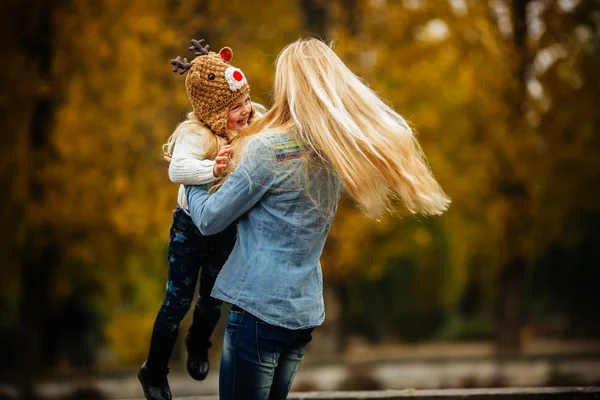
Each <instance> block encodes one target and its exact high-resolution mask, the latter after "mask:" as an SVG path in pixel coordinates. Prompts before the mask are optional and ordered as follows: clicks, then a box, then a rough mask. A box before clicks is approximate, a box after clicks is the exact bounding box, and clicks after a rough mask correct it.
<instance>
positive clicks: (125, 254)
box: [0, 0, 600, 398]
mask: <svg viewBox="0 0 600 400" xmlns="http://www.w3.org/2000/svg"><path fill="white" fill-rule="evenodd" d="M0 19H1V23H0V31H1V34H0V43H1V49H2V55H3V59H4V61H3V62H2V63H0V71H1V74H0V77H1V78H0V79H1V82H2V84H1V92H0V132H2V145H1V146H0V184H1V186H2V192H3V193H4V194H3V195H2V203H1V207H0V224H1V226H2V229H1V230H0V265H1V270H0V345H1V352H0V372H1V375H0V384H2V385H4V386H3V387H4V389H6V390H9V389H11V388H12V389H13V390H16V388H20V389H23V390H26V389H27V388H31V387H32V384H33V383H40V382H41V383H42V384H41V386H38V387H39V388H42V389H43V388H45V389H44V390H45V391H46V392H45V393H47V394H48V393H50V394H51V393H54V394H55V395H58V394H60V393H62V392H61V390H62V389H64V390H67V389H68V388H73V387H75V386H76V384H79V383H81V384H85V385H90V386H94V385H96V386H95V387H101V388H102V387H104V388H105V389H103V390H104V391H103V392H102V393H103V396H108V397H111V396H112V397H115V398H118V397H119V396H125V395H124V393H129V394H128V395H129V396H131V397H135V396H137V397H140V396H141V390H140V389H139V388H138V385H137V383H136V381H135V373H136V371H137V368H138V367H139V365H140V364H141V362H142V361H143V360H144V359H145V357H146V354H147V348H148V343H149V337H150V332H151V329H152V324H153V321H154V318H155V316H156V312H157V310H158V308H159V306H160V304H161V302H162V299H163V295H164V291H165V282H166V273H167V263H166V251H167V241H168V229H169V226H170V222H171V211H172V210H173V209H174V208H175V206H176V192H177V186H176V185H174V184H172V183H170V182H169V180H168V176H167V165H166V163H165V162H164V160H163V159H162V152H161V145H162V144H163V143H164V142H165V141H166V139H167V138H168V137H169V135H170V134H171V132H172V131H173V129H174V127H175V126H176V124H177V123H178V122H180V121H182V120H183V119H184V117H185V114H186V112H188V111H189V110H190V105H189V102H188V99H187V97H186V93H185V89H184V77H182V76H179V75H178V74H173V73H172V72H171V65H170V64H169V60H170V59H171V58H174V57H175V56H177V55H181V56H182V57H183V56H187V57H190V55H191V53H189V51H188V50H187V46H188V45H189V40H190V39H191V38H205V39H206V40H207V42H208V43H209V44H210V45H211V49H213V50H218V49H220V48H221V47H224V46H229V47H231V48H232V49H233V52H234V58H233V60H232V64H233V65H235V66H237V67H240V68H241V69H242V70H243V71H244V72H245V74H246V76H247V77H248V80H249V82H250V85H251V88H252V96H253V100H255V101H257V102H260V103H262V104H264V105H265V106H267V107H268V106H269V105H270V93H269V92H270V88H271V82H272V79H273V74H274V68H273V63H274V60H275V58H276V56H277V54H278V53H279V52H280V51H281V49H282V48H283V47H284V46H285V45H287V44H289V43H291V42H293V41H295V40H297V39H298V38H299V37H304V36H317V37H321V38H323V39H324V40H326V41H333V42H334V49H335V51H336V52H337V53H338V54H339V56H340V57H341V58H342V59H343V60H344V61H345V62H346V63H347V65H348V66H349V67H350V68H351V69H352V70H353V71H354V72H355V73H356V74H357V75H359V76H361V77H362V78H364V79H365V80H366V81H368V83H369V84H370V85H371V87H372V88H373V89H374V90H376V91H377V92H378V93H380V94H381V95H382V97H384V98H386V99H387V100H389V102H390V103H391V104H392V105H393V106H394V108H395V109H396V110H397V111H398V112H399V113H400V114H402V115H403V116H404V117H406V119H407V120H409V121H410V123H411V124H412V125H413V126H414V128H415V130H416V131H417V132H418V137H419V140H420V143H421V144H422V146H423V148H424V151H425V153H426V155H427V157H428V160H429V162H430V165H431V167H432V169H433V171H434V173H435V174H436V176H437V178H438V179H439V181H440V182H441V184H442V186H443V187H444V189H445V190H446V192H447V193H448V195H449V196H450V197H451V198H452V199H453V202H452V205H451V207H450V209H449V211H448V212H447V213H446V214H445V215H443V216H442V217H439V218H423V217H415V216H411V215H406V214H402V213H401V215H399V216H394V217H393V216H387V217H385V218H383V219H381V220H378V221H376V220H370V219H367V218H365V217H364V216H362V215H361V213H360V212H359V211H358V210H357V209H355V208H354V207H353V204H352V202H351V200H350V199H348V198H344V199H343V200H342V203H341V207H340V209H339V212H338V215H337V216H336V219H335V223H334V226H333V228H332V231H331V234H330V236H329V239H328V242H327V245H326V249H325V252H324V254H323V258H322V265H323V271H324V275H325V279H324V281H325V282H324V283H325V301H326V307H327V318H326V322H325V324H324V325H323V326H322V327H320V328H318V329H317V330H316V331H315V334H314V340H313V342H312V343H311V345H310V347H309V351H308V353H307V358H306V361H305V362H304V364H303V365H302V367H301V371H300V373H299V375H298V378H297V381H296V383H295V386H294V390H325V389H377V388H380V389H383V388H405V387H415V388H432V387H473V386H518V385H530V386H531V385H563V384H579V385H591V384H600V290H599V283H600V265H599V264H600V134H599V130H600V1H597V0H560V1H559V0H529V1H528V0H512V1H509V0H490V1H487V0H437V1H432V0H403V1H400V0H330V1H326V0H294V1H292V0H289V1H280V2H271V3H270V4H267V3H266V2H265V1H262V0H261V1H255V0H246V1H238V0H230V1H219V0H156V1H155V0H152V1H147V0H144V1H142V0H94V1H89V0H47V1H39V0H29V1H23V0H4V1H3V2H2V5H0ZM189 322H190V320H189V316H188V318H186V320H185V321H184V326H185V325H187V324H189ZM222 322H223V321H222ZM184 329H185V328H182V331H184ZM218 329H219V331H218V332H217V333H216V334H215V337H214V339H215V340H214V342H215V346H214V348H213V349H212V350H213V353H212V357H213V361H214V364H213V371H217V368H218V367H217V366H216V365H217V364H218V360H219V351H220V343H221V341H222V339H221V338H222V331H223V324H221V325H220V326H219V328H218ZM180 336H183V335H180ZM180 339H182V338H180ZM182 342H183V340H181V343H179V345H178V348H177V351H176V354H175V356H174V359H173V362H172V366H173V373H172V374H171V376H172V386H173V387H174V394H176V395H177V394H185V393H190V394H195V393H216V379H217V373H216V372H213V373H212V374H211V376H210V377H209V380H208V381H206V382H204V383H197V382H194V381H192V380H191V379H190V378H188V377H187V376H186V375H185V373H184V370H185V368H184V362H185V356H184V353H185V351H184V348H183V346H182ZM73 385H75V386H73ZM102 385H104V386H102ZM119 385H120V386H119ZM178 385H179V386H178ZM186 385H187V386H186ZM211 385H212V386H211ZM115 388H120V389H115ZM111 390H113V392H111ZM127 390H129V392H128V391H127ZM42 391H43V390H42Z"/></svg>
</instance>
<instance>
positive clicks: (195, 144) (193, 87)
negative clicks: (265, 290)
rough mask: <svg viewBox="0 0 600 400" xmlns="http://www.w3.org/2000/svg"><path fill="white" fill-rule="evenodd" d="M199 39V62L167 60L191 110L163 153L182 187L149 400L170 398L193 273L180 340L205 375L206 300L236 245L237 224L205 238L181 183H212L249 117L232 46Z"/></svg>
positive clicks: (209, 328)
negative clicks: (181, 78)
mask: <svg viewBox="0 0 600 400" xmlns="http://www.w3.org/2000/svg"><path fill="white" fill-rule="evenodd" d="M202 42H203V40H200V41H196V40H192V46H191V47H190V50H192V51H195V54H196V55H197V56H198V57H196V58H195V59H194V60H193V61H192V62H191V63H188V62H187V60H186V59H185V58H184V59H183V61H181V59H180V57H177V58H176V59H174V60H171V64H172V65H173V66H174V69H173V72H177V70H178V69H181V70H182V71H181V74H183V73H185V72H186V71H188V70H189V73H188V75H187V77H186V80H185V86H186V90H187V93H188V97H189V99H190V102H191V103H192V107H193V112H190V113H189V114H188V116H187V120H186V121H184V122H182V123H181V124H180V125H179V126H178V127H177V129H175V132H174V133H173V134H172V135H171V137H170V138H169V140H168V142H167V143H166V144H165V146H164V149H165V154H166V155H167V156H168V157H170V158H171V161H170V165H169V178H170V179H171V181H172V182H174V183H179V184H181V186H180V187H179V193H178V207H177V209H176V210H175V211H174V212H173V223H172V225H171V229H170V241H169V258H168V259H169V274H168V282H167V293H166V297H165V299H164V302H163V304H162V306H161V308H160V310H159V312H158V315H157V317H156V321H155V322H154V329H153V332H152V338H151V340H150V350H149V353H148V359H147V361H146V362H144V364H143V365H142V367H141V369H140V371H139V373H138V378H139V380H140V382H141V384H142V388H143V389H144V395H145V396H146V398H147V399H149V400H154V399H171V392H170V389H169V384H168V381H167V374H168V372H169V369H168V363H169V359H170V358H171V353H172V352H173V347H174V345H175V340H176V338H177V334H178V330H179V323H180V322H181V320H182V319H183V317H184V316H185V314H186V313H187V311H188V310H189V308H190V305H191V302H192V299H193V296H194V290H195V287H196V282H197V281H198V275H200V287H199V293H198V301H197V303H196V307H195V308H194V313H193V322H192V325H191V326H190V329H189V331H188V333H187V335H186V338H185V344H186V348H187V353H188V359H187V371H188V373H189V374H190V376H191V377H192V378H194V379H196V380H203V379H205V378H206V376H207V374H208V371H209V362H208V349H209V348H210V346H211V342H210V336H211V334H212V332H213V330H214V328H215V326H216V324H217V321H218V320H219V318H220V316H221V304H222V302H221V301H220V300H216V299H214V298H212V297H210V293H211V291H212V287H213V285H214V282H215V279H216V277H217V275H218V273H219V271H220V269H221V267H222V266H223V264H224V263H225V261H226V260H227V257H228V256H229V253H230V252H231V250H232V248H233V245H234V243H235V240H236V233H237V228H236V224H235V223H232V224H231V225H230V226H229V227H228V228H227V229H225V230H224V231H223V232H220V233H219V234H217V235H213V236H203V235H202V234H200V232H199V231H198V228H196V226H195V225H194V223H193V222H192V219H191V218H190V215H189V212H188V209H187V208H188V206H187V201H186V197H185V188H184V185H201V184H210V183H213V182H214V181H215V179H217V178H218V177H219V176H220V175H221V174H222V173H223V171H224V169H225V167H226V166H227V163H228V161H229V154H230V151H231V150H230V147H229V145H228V143H229V141H230V140H231V139H232V138H233V137H234V136H235V135H236V134H237V132H239V131H241V130H244V129H246V128H247V127H248V125H249V124H250V123H251V122H252V118H253V116H254V108H253V103H251V101H250V94H249V92H250V87H249V86H248V83H247V81H246V78H245V77H244V75H243V73H242V71H240V70H239V69H238V68H235V67H233V66H230V65H229V64H228V63H229V61H230V60H231V58H232V55H233V53H232V51H231V49H230V48H228V47H224V48H223V49H221V51H219V53H214V52H209V51H208V46H206V47H204V46H202V44H201V43H202ZM257 106H258V107H259V108H260V107H261V106H260V105H257ZM213 160H214V161H213Z"/></svg>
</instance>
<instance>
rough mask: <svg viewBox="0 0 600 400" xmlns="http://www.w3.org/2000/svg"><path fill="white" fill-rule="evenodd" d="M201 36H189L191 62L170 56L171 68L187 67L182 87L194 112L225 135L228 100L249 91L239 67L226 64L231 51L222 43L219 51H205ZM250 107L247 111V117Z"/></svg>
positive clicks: (176, 69) (219, 133)
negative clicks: (193, 56) (194, 37)
mask: <svg viewBox="0 0 600 400" xmlns="http://www.w3.org/2000/svg"><path fill="white" fill-rule="evenodd" d="M202 42H204V39H200V40H199V41H198V40H193V39H192V45H191V46H190V47H189V49H190V50H191V51H193V52H194V54H195V55H196V56H197V57H196V58H194V59H193V60H192V62H191V63H189V62H188V61H187V59H186V58H184V59H183V61H182V60H181V57H177V58H175V59H173V60H171V64H172V65H173V72H177V71H178V70H179V69H181V72H180V75H183V74H184V73H185V72H186V71H189V73H188V74H187V77H186V78H185V88H186V90H187V93H188V97H189V99H190V102H191V103H192V107H193V109H194V114H196V117H198V119H199V120H200V121H202V122H203V123H205V124H206V125H207V126H208V127H209V128H210V130H211V131H212V132H213V133H214V134H216V135H219V136H223V137H227V111H228V107H229V105H230V104H231V103H233V102H234V101H236V100H238V99H239V98H240V97H241V96H243V95H244V94H246V93H249V92H250V87H249V86H248V82H247V81H246V77H245V76H244V74H243V73H242V71H241V70H240V69H239V68H235V67H233V66H231V65H229V61H231V59H232V58H233V51H232V50H231V49H230V48H229V47H223V48H222V49H221V50H220V51H219V53H214V52H212V51H210V52H209V51H208V48H209V46H208V45H206V46H203V45H202ZM253 113H254V111H252V112H251V114H250V117H252V114H253Z"/></svg>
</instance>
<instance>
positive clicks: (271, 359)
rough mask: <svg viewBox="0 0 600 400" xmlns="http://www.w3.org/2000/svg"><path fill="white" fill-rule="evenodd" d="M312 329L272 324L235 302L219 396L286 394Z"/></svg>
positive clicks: (275, 397) (238, 399)
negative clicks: (237, 305)
mask: <svg viewBox="0 0 600 400" xmlns="http://www.w3.org/2000/svg"><path fill="white" fill-rule="evenodd" d="M313 329H314V328H309V329H300V330H289V329H286V328H281V327H278V326H273V325H270V324H267V323H266V322H264V321H261V320H260V319H258V318H256V317H255V316H253V315H252V314H250V313H248V312H246V311H243V310H241V309H240V308H238V307H235V306H234V307H233V308H232V309H231V311H230V312H229V316H228V318H227V328H226V330H225V338H224V340H223V352H222V353H221V369H220V372H219V399H220V400H234V399H235V400H242V399H252V400H259V399H264V400H267V399H269V400H279V399H285V398H287V395H288V393H289V391H290V387H291V386H292V382H293V381H294V376H296V371H298V367H299V366H300V362H301V361H302V360H303V359H304V350H305V348H306V345H307V344H308V342H310V341H311V339H312V331H313Z"/></svg>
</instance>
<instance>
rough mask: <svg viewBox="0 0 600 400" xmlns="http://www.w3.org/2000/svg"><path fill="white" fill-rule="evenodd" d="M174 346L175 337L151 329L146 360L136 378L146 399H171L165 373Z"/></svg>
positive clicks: (167, 371) (167, 370)
mask: <svg viewBox="0 0 600 400" xmlns="http://www.w3.org/2000/svg"><path fill="white" fill-rule="evenodd" d="M174 347H175V338H171V337H167V336H164V335H161V334H160V333H158V332H157V331H156V330H153V331H152V338H151V339H150V350H149V352H148V361H146V362H144V364H143V365H142V367H141V368H140V371H139V372H138V379H139V380H140V383H141V384H142V388H143V389H144V395H145V396H146V399H148V400H171V389H170V388H169V381H168V380H167V374H168V373H169V360H170V358H171V354H172V353H173V348H174Z"/></svg>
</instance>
